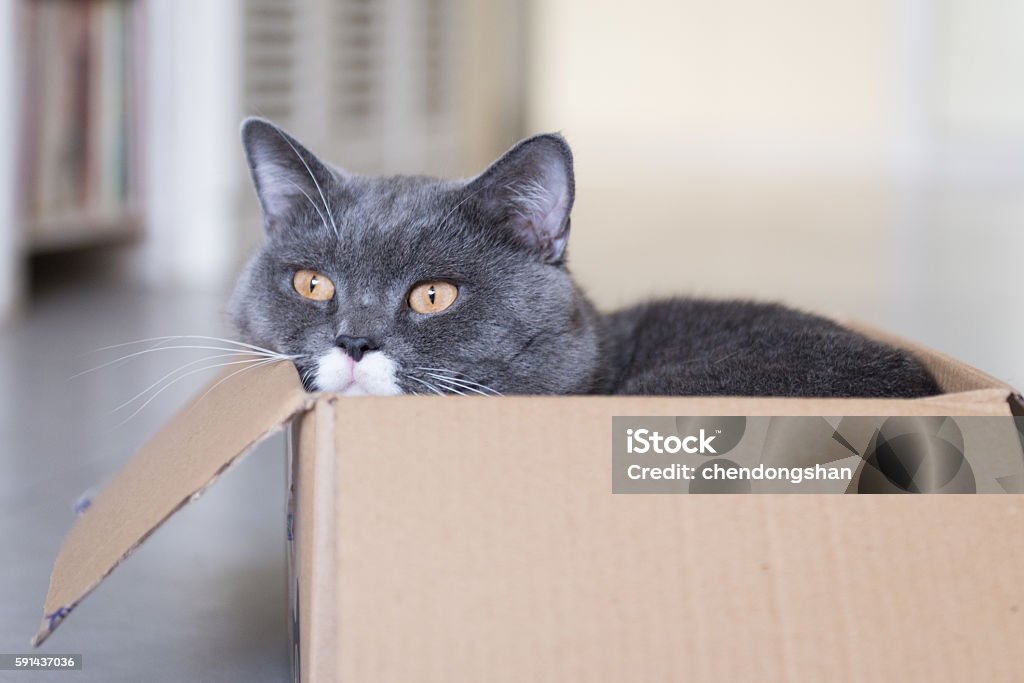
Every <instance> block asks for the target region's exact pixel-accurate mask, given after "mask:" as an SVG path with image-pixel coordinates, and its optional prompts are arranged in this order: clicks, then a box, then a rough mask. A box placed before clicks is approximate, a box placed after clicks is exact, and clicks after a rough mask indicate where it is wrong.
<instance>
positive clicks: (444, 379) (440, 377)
mask: <svg viewBox="0 0 1024 683" xmlns="http://www.w3.org/2000/svg"><path fill="white" fill-rule="evenodd" d="M427 377H430V378H432V379H436V380H437V381H439V382H444V383H447V384H454V385H455V386H458V387H462V388H463V389H465V390H466V391H472V392H473V393H474V394H480V395H481V396H493V395H494V394H492V393H488V392H486V391H482V390H480V389H477V388H476V387H474V386H470V385H469V384H468V383H466V382H463V381H462V380H458V379H454V378H452V377H445V376H444V375H435V374H433V373H431V372H428V373H427Z"/></svg>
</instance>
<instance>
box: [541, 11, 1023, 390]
mask: <svg viewBox="0 0 1024 683" xmlns="http://www.w3.org/2000/svg"><path fill="white" fill-rule="evenodd" d="M530 17H531V24H530V26H531V33H530V35H531V40H530V44H529V48H528V51H527V54H528V56H529V59H528V68H527V74H528V77H527V84H528V86H527V106H526V112H527V114H526V128H527V132H535V131H540V130H561V131H562V132H563V133H564V134H565V135H566V137H567V138H568V139H569V142H570V144H571V145H572V146H573V149H574V150H575V154H576V163H577V184H578V187H577V210H576V212H575V217H574V223H573V237H572V241H571V243H570V256H571V259H572V265H573V268H574V270H575V272H576V273H577V275H578V277H579V279H580V280H581V281H582V282H583V284H584V285H585V286H586V287H587V289H588V290H589V291H590V292H591V293H592V294H593V296H594V297H595V299H596V300H597V301H598V302H599V304H601V305H603V306H605V307H611V306H616V305H620V304H623V303H626V302H630V301H634V300H636V299H638V298H641V297H644V296H649V295H652V294H707V295H714V296H744V297H751V298H759V299H781V300H784V301H787V302H790V303H793V304H796V305H799V306H803V307H807V308H811V309H814V310H819V311H822V312H826V313H833V314H837V315H846V316H855V317H858V318H861V319H864V320H867V321H869V322H873V323H875V324H879V325H883V326H886V327H889V328H891V329H894V330H896V331H898V332H903V333H905V334H909V335H912V336H915V337H918V338H921V339H923V340H924V341H926V342H928V343H931V344H933V345H935V346H938V347H940V348H944V349H946V350H948V351H950V352H953V353H955V354H958V355H961V356H962V357H965V358H968V359H969V360H974V361H975V362H977V363H979V364H980V365H982V366H983V367H994V368H996V369H997V368H998V366H999V364H1000V363H1002V364H1003V365H1004V366H1006V367H1010V366H1012V367H1014V368H1016V370H1015V371H1016V372H1017V376H1018V377H1019V379H1018V382H1024V364H1022V363H1020V361H1019V360H1018V359H1017V356H1018V355H1019V354H1015V353H1014V351H1013V350H1012V346H1013V345H1012V344H1011V342H1010V341H1008V337H1007V336H1006V335H1008V334H1009V335H1011V336H1012V335H1014V334H1016V335H1021V334H1024V321H1022V320H1021V316H1020V315H1011V314H1010V313H1009V312H1010V311H1020V310H1024V293H1020V292H1019V290H1020V288H1019V286H1018V285H1016V284H1015V283H1014V277H1015V276H1014V275H1013V273H1015V272H1017V271H1018V270H1019V268H1020V266H1021V265H1022V263H1021V262H1022V261H1024V198H1022V197H1021V192H1020V188H1021V187H1024V88H1022V87H1021V86H1020V76H1021V74H1024V6H1022V5H1021V3H1019V2H1014V1H1012V0H970V1H968V0H935V1H930V0H785V1H783V2H775V3H765V2H761V1H759V0H723V1H722V2H714V3H708V2H698V1H696V0H633V1H632V2H629V3H622V2H612V1H609V0H596V1H595V0H534V2H533V3H532V5H531V14H530ZM994 330H999V334H995V333H994V332H993V331H994ZM999 339H1002V340H1003V341H1002V342H1000V341H998V340H999ZM978 349H985V350H984V351H978ZM971 354H978V355H976V356H973V357H972V355H971ZM986 354H987V355H986ZM986 358H987V359H988V360H986ZM993 358H994V359H996V360H992V359H993ZM993 363H994V364H995V365H992V364H993ZM1011 379H1012V377H1011Z"/></svg>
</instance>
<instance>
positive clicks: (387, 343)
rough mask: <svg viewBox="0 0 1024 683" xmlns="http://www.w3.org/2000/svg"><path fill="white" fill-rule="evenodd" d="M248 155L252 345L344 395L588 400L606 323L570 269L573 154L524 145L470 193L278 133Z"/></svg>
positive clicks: (240, 291)
mask: <svg viewBox="0 0 1024 683" xmlns="http://www.w3.org/2000/svg"><path fill="white" fill-rule="evenodd" d="M242 142H243V146H244V148H245V152H246V155H247V158H248V162H249V168H250V170H251V172H252V179H253V183H254V185H255V187H256V193H257V195H258V197H259V201H260V204H261V206H262V209H263V217H264V227H265V230H266V240H265V242H264V244H263V246H262V247H261V248H260V249H259V251H257V253H256V254H255V255H254V256H253V257H252V258H251V259H250V261H249V263H248V264H247V265H246V267H245V269H244V271H243V273H242V275H241V277H240V278H239V281H238V284H237V286H236V289H235V292H234V295H233V297H232V301H231V306H230V311H231V317H232V320H233V322H234V324H235V326H236V328H237V330H238V332H239V334H240V335H241V336H242V338H243V339H244V340H245V341H248V342H251V343H254V344H259V345H261V346H265V347H267V348H270V349H273V350H276V351H279V352H281V353H285V354H289V355H292V356H295V357H296V360H295V364H296V366H297V367H298V369H299V372H300V374H301V375H302V377H303V381H304V383H305V384H306V386H307V388H309V389H313V390H320V391H336V392H340V393H343V394H350V395H360V394H377V395H390V394H403V393H421V394H429V393H444V394H449V393H456V394H458V393H462V394H469V395H471V394H475V393H495V392H500V393H506V394H507V393H579V392H586V391H588V390H589V389H590V388H591V387H592V385H593V382H594V375H595V372H596V366H597V355H598V343H597V334H596V330H595V327H596V324H597V323H596V320H597V317H596V314H595V313H594V311H593V309H592V307H591V306H590V304H589V303H588V302H587V301H586V299H585V298H584V297H583V296H582V294H581V293H580V292H579V291H578V290H577V288H576V287H575V286H574V285H573V282H572V280H571V278H570V276H569V272H568V270H567V269H566V266H565V247H566V241H567V239H568V236H569V213H570V210H571V209H572V203H573V193H574V185H573V169H572V154H571V152H570V150H569V147H568V145H567V144H566V142H565V140H564V139H563V138H562V137H561V136H559V135H539V136H536V137H533V138H529V139H527V140H524V141H522V142H520V143H519V144H517V145H515V146H514V147H513V148H512V149H510V150H509V151H508V152H506V153H505V154H504V155H503V156H502V157H501V158H500V159H498V160H497V161H496V162H494V164H492V165H491V166H490V167H489V168H488V169H487V170H486V171H484V172H483V173H481V174H480V175H479V176H477V177H475V178H472V179H470V180H464V181H462V180H460V181H449V180H438V179H433V178H425V177H411V176H390V177H368V176H361V175H356V174H353V173H349V172H346V171H343V170H340V169H338V168H335V167H332V166H329V165H327V164H325V163H324V162H322V161H320V160H319V159H318V158H317V157H316V156H314V155H313V154H312V153H311V152H310V151H308V150H307V149H306V148H305V147H303V146H302V145H301V144H300V143H299V142H298V141H297V140H295V139H294V138H292V137H290V136H289V135H288V134H287V133H285V132H284V131H282V130H281V129H280V128H278V127H277V126H275V125H274V124H272V123H270V122H268V121H265V120H261V119H248V120H247V121H246V122H245V123H244V124H243V125H242Z"/></svg>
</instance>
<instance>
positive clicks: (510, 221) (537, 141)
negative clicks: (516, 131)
mask: <svg viewBox="0 0 1024 683" xmlns="http://www.w3.org/2000/svg"><path fill="white" fill-rule="evenodd" d="M467 191H468V192H470V193H471V195H470V196H471V197H472V198H473V201H474V202H475V203H476V205H477V206H478V207H480V209H481V210H482V212H483V213H484V215H485V216H486V217H487V218H488V219H489V220H492V221H494V222H495V223H498V224H500V225H502V226H503V227H505V228H506V229H509V230H511V231H512V234H513V235H514V237H515V239H516V240H517V241H518V242H519V243H521V244H522V245H524V246H525V247H527V248H529V249H530V250H532V251H534V252H535V253H537V254H538V255H539V256H540V257H541V258H542V259H543V260H544V261H545V262H547V263H554V264H557V263H561V262H562V260H563V258H564V255H565V245H566V243H567V242H568V240H569V213H570V212H571V211H572V202H573V198H574V197H575V183H574V180H573V171H572V150H570V149H569V144H568V143H567V142H566V141H565V138H563V137H562V136H561V135H557V134H554V133H549V134H545V135H537V136H534V137H532V138H527V139H526V140H523V141H522V142H520V143H519V144H517V145H515V146H514V147H513V148H512V149H510V150H509V151H507V152H505V154H504V155H502V157H501V158H500V159H498V160H497V161H495V162H494V163H493V164H491V166H490V168H488V169H487V170H486V171H484V172H483V173H481V174H480V175H479V176H477V177H476V178H474V179H473V180H472V181H470V183H469V185H468V187H467Z"/></svg>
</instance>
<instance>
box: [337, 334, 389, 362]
mask: <svg viewBox="0 0 1024 683" xmlns="http://www.w3.org/2000/svg"><path fill="white" fill-rule="evenodd" d="M334 343H335V344H336V345H337V346H338V347H339V348H340V349H341V350H342V351H344V352H345V353H347V354H348V355H350V356H351V357H352V360H354V361H359V360H361V359H362V357H363V354H364V353H366V352H367V351H376V350H377V349H379V348H380V346H379V345H378V344H377V342H375V341H373V340H372V339H367V338H366V337H350V336H348V335H347V334H341V335H338V338H337V339H335V340H334Z"/></svg>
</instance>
